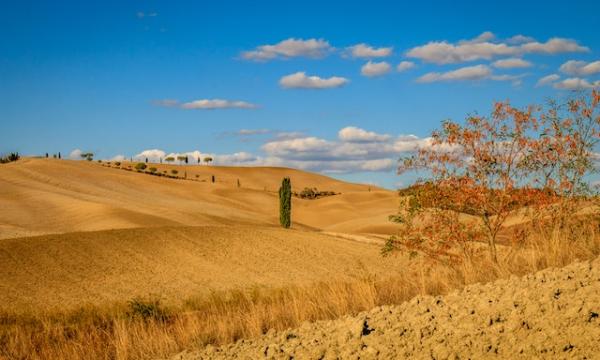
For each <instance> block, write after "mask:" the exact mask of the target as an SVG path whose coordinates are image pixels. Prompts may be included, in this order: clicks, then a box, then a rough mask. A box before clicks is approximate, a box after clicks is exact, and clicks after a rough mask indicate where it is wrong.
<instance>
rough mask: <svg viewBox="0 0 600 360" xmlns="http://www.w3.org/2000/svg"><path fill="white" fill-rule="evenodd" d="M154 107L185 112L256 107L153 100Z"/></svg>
mask: <svg viewBox="0 0 600 360" xmlns="http://www.w3.org/2000/svg"><path fill="white" fill-rule="evenodd" d="M152 103H153V104H154V105H156V106H163V107H177V108H180V109H185V110H215V109H256V108H258V105H255V104H252V103H249V102H246V101H239V100H224V99H200V100H193V101H190V102H186V103H180V102H179V101H177V100H173V99H164V100H154V101H153V102H152Z"/></svg>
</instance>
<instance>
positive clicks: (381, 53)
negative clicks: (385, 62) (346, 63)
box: [347, 43, 392, 58]
mask: <svg viewBox="0 0 600 360" xmlns="http://www.w3.org/2000/svg"><path fill="white" fill-rule="evenodd" d="M347 50H348V52H349V54H350V56H352V57H354V58H377V57H387V56H390V55H391V54H392V48H391V47H380V48H374V47H371V46H369V45H367V44H364V43H362V44H357V45H354V46H350V47H348V48H347Z"/></svg>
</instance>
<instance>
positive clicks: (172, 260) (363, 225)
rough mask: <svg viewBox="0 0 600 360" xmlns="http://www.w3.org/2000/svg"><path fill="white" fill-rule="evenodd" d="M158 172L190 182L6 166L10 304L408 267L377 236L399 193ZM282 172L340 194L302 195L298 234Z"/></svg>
mask: <svg viewBox="0 0 600 360" xmlns="http://www.w3.org/2000/svg"><path fill="white" fill-rule="evenodd" d="M125 166H127V165H125ZM152 166H156V165H152ZM158 167H159V168H160V171H163V170H168V171H170V170H171V169H174V168H176V169H177V170H178V171H179V173H180V174H182V173H183V172H187V177H188V179H189V178H192V179H193V181H192V180H183V179H169V178H165V177H157V176H150V175H147V174H143V173H137V172H136V171H124V170H122V169H117V168H114V167H107V166H102V165H101V164H98V163H89V162H84V161H67V160H62V161H57V160H53V159H24V160H21V161H19V162H16V163H12V164H7V165H3V166H1V167H0V202H1V203H2V204H3V206H2V208H1V209H0V239H1V240H0V274H2V277H1V278H0V288H2V289H4V290H3V291H2V295H0V302H2V303H3V304H5V305H4V307H11V308H15V309H16V308H19V309H25V308H33V309H36V308H38V309H39V308H52V307H58V306H60V307H63V308H64V307H65V306H66V307H71V306H78V305H81V304H86V303H96V304H98V303H106V302H119V301H127V300H129V299H131V298H133V297H135V296H146V295H149V294H159V295H162V296H164V297H165V298H166V300H167V301H168V302H177V301H178V300H180V299H182V298H185V297H189V296H193V295H202V294H206V293H208V292H209V291H211V290H226V289H247V288H251V287H253V286H257V285H258V286H286V285H289V284H295V285H301V284H310V283H314V282H319V281H323V280H331V279H344V278H345V279H348V278H350V277H353V276H359V275H360V274H362V273H369V274H379V275H382V274H385V273H388V272H390V271H392V270H400V269H401V268H400V267H399V264H398V263H399V262H398V261H397V260H382V259H381V255H380V248H381V239H380V237H383V235H385V234H386V233H391V232H392V231H393V224H391V223H389V222H388V220H387V216H388V215H389V214H392V213H394V212H395V211H396V207H397V195H396V194H395V193H394V192H392V191H387V190H383V189H377V188H371V189H370V187H369V186H366V185H357V184H350V183H346V182H342V181H339V180H335V179H332V178H329V177H326V176H322V175H318V174H313V173H308V172H303V171H299V170H294V169H285V168H249V167H212V166H211V167H208V166H187V167H185V166H176V165H171V166H158ZM196 175H198V177H196ZM212 175H215V177H216V182H215V183H212V182H211V181H210V177H211V176H212ZM284 176H289V177H291V179H292V184H293V185H294V190H297V191H299V190H301V189H303V188H304V187H317V188H318V189H322V190H331V191H335V192H339V193H341V194H339V195H335V196H329V197H324V198H320V199H317V200H304V199H299V198H294V199H293V211H292V216H293V222H294V225H293V228H294V229H292V230H283V229H281V228H280V227H279V225H278V195H277V188H278V186H279V183H280V181H281V179H282V178H283V177H284ZM238 179H239V181H240V183H241V187H238V186H237V180H238ZM202 180H207V181H202ZM232 225H235V226H232Z"/></svg>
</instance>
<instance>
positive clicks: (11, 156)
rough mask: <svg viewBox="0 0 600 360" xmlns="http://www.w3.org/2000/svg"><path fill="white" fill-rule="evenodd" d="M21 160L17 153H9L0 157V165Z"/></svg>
mask: <svg viewBox="0 0 600 360" xmlns="http://www.w3.org/2000/svg"><path fill="white" fill-rule="evenodd" d="M20 158H21V156H20V155H19V153H18V152H15V153H10V154H8V155H7V156H2V157H0V164H6V163H9V162H13V161H17V160H19V159H20Z"/></svg>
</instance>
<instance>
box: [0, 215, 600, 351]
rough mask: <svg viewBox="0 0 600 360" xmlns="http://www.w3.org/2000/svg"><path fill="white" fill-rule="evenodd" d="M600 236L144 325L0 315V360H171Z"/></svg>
mask: <svg viewBox="0 0 600 360" xmlns="http://www.w3.org/2000/svg"><path fill="white" fill-rule="evenodd" d="M598 229H599V228H598V222H596V221H591V220H590V221H588V220H586V221H582V222H578V224H576V226H569V227H568V228H556V229H554V228H553V229H546V228H539V229H532V230H533V231H531V232H530V233H531V234H532V235H531V236H529V237H528V238H527V240H526V241H524V242H521V243H518V244H513V246H510V247H508V246H507V247H504V248H502V249H501V261H500V263H499V264H493V263H491V262H490V261H489V260H487V256H481V257H479V258H477V259H476V260H475V261H474V262H473V263H463V264H462V265H460V266H452V267H450V266H444V265H440V264H438V265H436V266H430V264H427V266H425V264H423V263H422V262H421V261H418V260H417V261H413V262H411V265H410V266H409V267H408V268H407V269H406V271H405V272H403V273H401V274H389V276H388V277H386V278H376V277H374V276H371V275H369V274H365V273H362V272H360V271H357V274H356V278H355V279H354V280H352V281H347V282H323V283H319V284H315V285H314V286H310V287H297V286H290V287H286V288H277V289H265V288H256V289H252V290H248V291H229V292H215V293H212V294H211V295H210V296H205V297H198V298H190V299H187V301H185V303H184V305H182V306H179V307H177V308H163V309H158V310H160V311H161V312H159V316H147V317H146V318H144V317H142V316H135V315H134V314H132V312H131V306H129V305H128V304H114V305H110V306H104V307H83V308H81V309H78V310H71V311H65V312H56V311H55V312H51V313H49V312H39V313H31V312H29V313H19V312H16V311H10V312H8V311H4V312H1V313H0V358H5V359H147V358H157V357H159V358H161V357H162V358H166V357H169V356H171V355H173V354H176V353H177V352H180V351H182V350H184V349H194V348H198V347H202V346H206V345H207V344H225V343H229V342H233V341H236V340H237V339H241V338H250V337H255V336H259V335H261V334H264V333H265V332H267V331H269V330H270V329H276V330H282V329H286V328H290V327H295V326H298V325H299V324H301V323H302V322H304V321H314V320H321V319H333V318H337V317H340V316H343V315H346V314H353V313H357V312H360V311H363V310H367V309H370V308H373V307H375V306H378V305H383V304H395V303H400V302H402V301H406V300H408V299H410V298H411V297H413V296H415V295H418V294H443V293H446V292H448V291H451V290H453V289H459V288H461V287H463V286H465V285H467V284H470V283H475V282H485V281H492V280H495V279H498V278H503V277H507V276H511V275H523V274H526V273H530V272H534V271H537V270H540V269H542V268H547V267H555V266H556V267H559V266H563V265H566V264H568V263H570V262H572V261H574V260H577V259H579V260H584V259H590V258H593V257H595V256H597V255H598V254H599V253H600V236H599V233H598ZM399 256H403V255H399ZM154 310H157V309H154ZM155 315H156V314H155Z"/></svg>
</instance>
